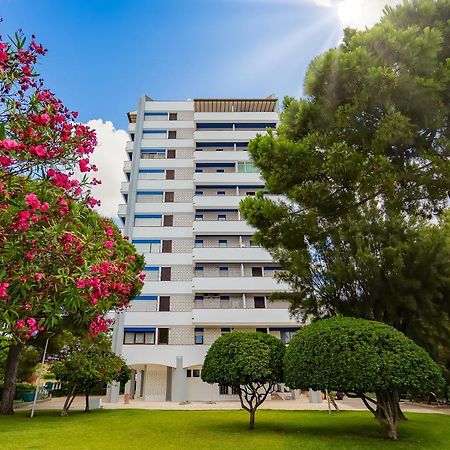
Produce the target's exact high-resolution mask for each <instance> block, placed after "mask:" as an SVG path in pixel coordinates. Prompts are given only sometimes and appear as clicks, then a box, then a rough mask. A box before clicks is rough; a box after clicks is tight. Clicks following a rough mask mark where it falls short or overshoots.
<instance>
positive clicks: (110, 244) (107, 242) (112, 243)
mask: <svg viewBox="0 0 450 450" xmlns="http://www.w3.org/2000/svg"><path fill="white" fill-rule="evenodd" d="M103 247H105V248H113V247H114V242H113V241H106V242H105V243H104V244H103Z"/></svg>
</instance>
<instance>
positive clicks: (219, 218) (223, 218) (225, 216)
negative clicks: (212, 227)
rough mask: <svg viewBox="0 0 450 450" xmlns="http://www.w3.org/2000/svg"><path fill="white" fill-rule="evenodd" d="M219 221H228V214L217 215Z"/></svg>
mask: <svg viewBox="0 0 450 450" xmlns="http://www.w3.org/2000/svg"><path fill="white" fill-rule="evenodd" d="M217 220H227V215H226V214H217Z"/></svg>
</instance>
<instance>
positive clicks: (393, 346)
mask: <svg viewBox="0 0 450 450" xmlns="http://www.w3.org/2000/svg"><path fill="white" fill-rule="evenodd" d="M330 355H332V357H331V358H330ZM284 361H285V371H286V384H287V385H288V386H289V387H290V388H294V389H307V388H312V389H329V390H330V389H333V390H340V391H344V392H346V393H348V395H349V396H356V397H359V398H361V399H362V401H363V402H364V404H365V405H366V407H367V408H368V409H369V411H371V412H372V413H373V414H374V416H375V417H376V419H377V420H378V421H379V422H380V424H381V425H382V426H384V427H385V429H386V432H387V435H388V437H389V438H390V439H397V423H398V420H399V418H400V417H399V416H400V414H401V411H400V406H399V396H400V393H401V392H405V391H408V392H426V391H429V390H431V389H435V388H436V387H438V386H440V385H441V384H442V382H443V380H442V375H441V372H440V370H439V368H438V366H437V365H436V363H435V362H434V361H433V360H432V359H431V357H430V356H429V355H428V354H427V353H426V351H425V350H424V349H422V348H421V347H419V346H418V345H417V344H415V343H414V342H413V341H412V340H410V339H409V338H407V337H406V336H405V335H404V334H403V333H401V332H399V331H397V330H395V329H394V328H392V327H390V326H388V325H385V324H383V323H380V322H373V321H369V320H364V319H355V318H350V317H345V318H343V317H336V318H332V319H325V320H320V321H318V322H315V323H313V324H311V325H307V326H305V327H304V328H302V329H301V330H299V331H298V332H297V333H295V335H294V336H293V338H292V340H291V342H290V344H289V347H288V349H287V351H286V355H285V359H284ZM367 392H375V395H376V399H373V398H371V397H369V396H368V395H367Z"/></svg>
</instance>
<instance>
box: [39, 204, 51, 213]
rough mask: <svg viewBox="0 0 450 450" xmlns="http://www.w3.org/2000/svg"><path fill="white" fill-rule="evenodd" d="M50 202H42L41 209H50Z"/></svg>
mask: <svg viewBox="0 0 450 450" xmlns="http://www.w3.org/2000/svg"><path fill="white" fill-rule="evenodd" d="M49 207H50V206H49V204H48V203H47V202H43V203H42V204H41V211H44V212H45V211H48V209H49Z"/></svg>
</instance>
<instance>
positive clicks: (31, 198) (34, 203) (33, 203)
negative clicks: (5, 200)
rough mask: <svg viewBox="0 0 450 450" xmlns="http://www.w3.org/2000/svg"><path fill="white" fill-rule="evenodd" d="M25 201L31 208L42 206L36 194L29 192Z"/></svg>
mask: <svg viewBox="0 0 450 450" xmlns="http://www.w3.org/2000/svg"><path fill="white" fill-rule="evenodd" d="M25 203H26V204H27V206H29V207H30V208H31V209H37V208H39V207H40V206H41V202H40V201H39V200H38V198H37V195H36V194H27V195H26V196H25Z"/></svg>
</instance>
